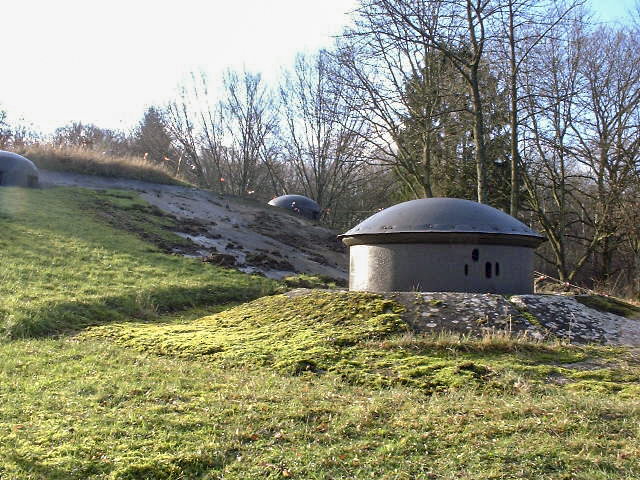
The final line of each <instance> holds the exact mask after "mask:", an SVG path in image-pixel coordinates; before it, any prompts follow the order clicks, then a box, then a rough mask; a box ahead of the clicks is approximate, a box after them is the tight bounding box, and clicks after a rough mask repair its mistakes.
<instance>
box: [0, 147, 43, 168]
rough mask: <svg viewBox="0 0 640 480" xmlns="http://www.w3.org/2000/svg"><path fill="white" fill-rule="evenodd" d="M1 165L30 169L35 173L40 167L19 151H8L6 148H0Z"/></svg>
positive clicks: (3, 166)
mask: <svg viewBox="0 0 640 480" xmlns="http://www.w3.org/2000/svg"><path fill="white" fill-rule="evenodd" d="M0 166H2V168H3V169H5V168H6V169H11V170H13V169H22V170H24V169H29V170H32V171H33V172H34V173H35V174H37V173H38V168H37V167H36V166H35V164H34V163H33V162H32V161H31V160H29V159H28V158H25V157H23V156H22V155H18V154H17V153H13V152H7V151H5V150H0Z"/></svg>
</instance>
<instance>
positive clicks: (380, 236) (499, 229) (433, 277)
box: [340, 198, 545, 294]
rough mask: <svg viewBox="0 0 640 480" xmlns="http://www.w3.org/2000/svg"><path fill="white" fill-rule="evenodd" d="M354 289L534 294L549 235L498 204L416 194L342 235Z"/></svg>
mask: <svg viewBox="0 0 640 480" xmlns="http://www.w3.org/2000/svg"><path fill="white" fill-rule="evenodd" d="M340 238H341V239H342V241H343V242H344V243H345V244H346V245H348V246H349V247H350V248H349V256H350V263H349V288H350V289H351V290H368V291H377V292H382V291H412V290H416V291H443V292H478V293H509V294H513V293H530V292H531V291H532V290H533V251H534V249H535V248H536V247H537V246H538V245H540V243H542V242H543V241H544V240H545V239H544V237H543V236H542V235H540V234H538V233H536V232H535V231H533V230H532V229H530V228H529V227H527V226H526V225H525V224H524V223H522V222H520V221H518V220H517V219H515V218H513V217H511V216H510V215H507V214H506V213H504V212H501V211H500V210H497V209H495V208H492V207H490V206H488V205H483V204H480V203H476V202H471V201H469V200H462V199H457V198H426V199H420V200H411V201H409V202H404V203H400V204H398V205H394V206H392V207H389V208H387V209H385V210H383V211H381V212H378V213H376V214H375V215H372V216H371V217H369V218H367V219H366V220H364V221H363V222H362V223H360V224H359V225H357V226H355V227H354V228H352V229H351V230H349V231H348V232H346V233H344V234H342V235H340Z"/></svg>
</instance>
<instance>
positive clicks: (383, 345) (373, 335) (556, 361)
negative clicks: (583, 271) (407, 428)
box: [81, 292, 640, 397]
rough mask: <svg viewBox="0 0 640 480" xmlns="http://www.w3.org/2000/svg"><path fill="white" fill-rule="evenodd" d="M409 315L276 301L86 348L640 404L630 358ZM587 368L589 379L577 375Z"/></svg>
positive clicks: (142, 327)
mask: <svg viewBox="0 0 640 480" xmlns="http://www.w3.org/2000/svg"><path fill="white" fill-rule="evenodd" d="M403 310H404V309H403V307H401V306H400V305H398V304H396V303H395V302H392V301H390V300H386V299H384V298H383V297H380V296H378V295H374V294H370V293H361V292H316V293H311V294H308V295H297V296H294V297H292V298H289V297H288V296H286V295H276V296H271V297H264V298H261V299H258V300H255V301H252V302H249V303H246V304H243V305H240V306H237V307H234V308H230V309H228V310H224V311H222V312H220V313H217V314H214V315H211V316H206V317H203V318H201V319H198V320H195V321H193V322H190V323H188V324H185V323H180V324H176V323H175V322H165V323H157V324H154V325H148V324H144V323H132V322H129V323H126V324H123V323H114V324H110V325H106V326H102V327H95V328H91V329H89V330H88V331H87V332H86V333H84V334H83V335H82V336H81V338H92V339H93V338H98V339H109V340H111V341H113V342H115V343H117V344H119V345H122V346H124V347H127V348H132V349H135V350H138V351H144V352H150V353H155V354H159V355H172V356H178V357H186V358H201V359H202V360H203V361H205V362H207V363H210V364H212V365H215V366H217V367H220V368H236V367H239V368H247V367H252V366H257V367H269V368H272V369H274V370H276V371H278V372H280V373H283V374H300V373H303V372H316V373H319V374H323V373H327V372H328V373H331V374H333V375H336V376H338V377H340V378H341V379H343V380H344V381H346V382H349V383H352V384H359V385H367V386H369V387H372V388H381V387H385V388H386V387H393V386H397V385H406V386H410V387H413V388H416V389H418V390H420V391H422V392H423V393H425V394H432V393H434V392H440V391H448V390H452V389H458V388H471V387H478V388H480V387H481V388H483V389H487V390H496V391H511V390H513V388H514V387H513V385H514V378H518V379H521V380H524V381H526V382H527V383H529V384H545V383H547V382H549V381H554V382H561V383H562V384H563V385H566V386H567V388H571V389H573V390H576V391H577V390H580V391H586V390H610V391H615V392H616V393H619V394H620V395H621V396H629V397H632V396H637V395H638V394H640V383H639V380H640V377H639V376H640V369H638V368H636V367H634V366H629V365H627V363H625V362H623V363H620V362H618V363H615V365H610V364H608V363H607V362H609V361H610V360H611V359H612V358H613V359H618V360H619V358H618V357H620V358H624V357H625V353H624V350H621V349H614V348H595V347H577V346H571V345H565V344H562V343H554V344H550V343H542V342H538V341H534V340H532V339H528V338H526V337H513V336H510V335H508V334H501V333H496V334H493V335H487V336H485V337H483V338H481V339H473V338H465V337H460V336H456V335H447V334H441V335H439V336H436V337H433V336H420V335H414V334H412V333H410V332H409V331H408V326H407V324H406V323H405V322H404V321H403V320H402V318H401V314H402V312H403ZM585 361H588V362H589V363H588V365H589V369H590V370H589V371H588V372H585V371H583V370H582V369H581V368H578V369H576V368H574V366H573V365H574V364H577V365H579V366H580V365H583V364H584V362H585ZM518 381H519V380H518Z"/></svg>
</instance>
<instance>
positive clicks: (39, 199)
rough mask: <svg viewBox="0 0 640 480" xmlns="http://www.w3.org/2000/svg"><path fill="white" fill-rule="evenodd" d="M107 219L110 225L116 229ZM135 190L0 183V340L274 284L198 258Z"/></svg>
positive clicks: (240, 295)
mask: <svg viewBox="0 0 640 480" xmlns="http://www.w3.org/2000/svg"><path fill="white" fill-rule="evenodd" d="M114 223H115V224H117V227H114ZM177 226H178V222H176V221H175V219H173V218H171V217H168V216H166V215H164V214H163V213H162V212H161V211H159V210H158V209H154V208H153V207H151V206H150V205H149V204H147V203H146V202H144V201H142V200H140V199H139V198H138V197H137V195H136V194H135V193H127V192H122V191H102V192H94V191H91V190H85V189H73V188H62V189H44V190H32V189H21V188H2V189H0V337H9V338H16V337H22V336H33V335H46V334H51V333H61V332H65V331H73V330H75V329H78V328H81V327H84V326H86V325H95V324H100V323H104V322H109V321H114V320H125V319H129V318H136V317H137V318H153V317H154V316H156V315H157V314H158V313H162V312H167V311H173V310H181V309H185V308H190V307H194V306H203V305H219V304H222V303H227V302H233V301H242V300H246V299H251V298H255V297H257V296H260V295H264V294H266V293H269V292H272V291H273V290H274V288H275V287H276V284H275V282H273V281H271V280H269V279H266V278H263V277H257V276H250V275H246V274H243V273H240V272H236V271H233V270H228V269H224V268H220V267H218V266H215V265H211V264H207V263H204V262H201V261H199V260H196V259H189V258H185V257H182V256H179V255H167V254H166V251H167V249H172V248H191V246H192V244H191V242H189V241H187V240H185V239H183V238H181V237H179V236H177V235H175V234H173V233H171V231H172V230H174V229H175V228H176V227H177Z"/></svg>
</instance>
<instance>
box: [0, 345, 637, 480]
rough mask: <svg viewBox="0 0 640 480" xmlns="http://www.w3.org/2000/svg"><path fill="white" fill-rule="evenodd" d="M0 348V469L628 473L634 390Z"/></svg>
mask: <svg viewBox="0 0 640 480" xmlns="http://www.w3.org/2000/svg"><path fill="white" fill-rule="evenodd" d="M0 364H1V365H2V366H3V368H2V369H1V370H0V399H1V400H2V401H0V438H1V440H0V459H2V460H0V477H2V478H3V480H14V479H47V480H55V479H145V480H151V479H158V480H160V479H163V480H165V479H199V478H206V479H223V478H224V479H247V478H269V479H276V478H300V479H353V478H359V479H365V478H376V479H415V478H420V479H429V478H436V479H459V478H465V479H507V478H511V479H516V478H517V479H523V478H527V479H585V480H587V479H589V480H594V479H595V480H597V479H602V480H604V479H612V478H614V479H615V478H617V479H630V478H638V476H639V475H640V442H639V441H638V440H639V439H638V436H639V434H640V430H639V429H640V427H639V423H638V420H639V418H640V401H639V400H638V397H637V396H635V397H624V396H620V395H617V394H611V393H610V392H600V391H588V392H583V391H580V392H574V391H572V390H570V389H566V388H563V387H561V386H558V385H554V384H551V383H548V384H539V383H531V382H529V381H528V380H527V379H526V378H515V377H514V379H513V382H512V383H513V388H512V389H511V390H510V391H504V390H503V391H501V392H499V393H497V392H496V391H495V390H487V389H485V388H482V387H479V386H477V385H476V386H469V387H462V388H457V389H451V390H447V391H443V392H441V393H435V394H433V395H425V394H424V393H423V392H422V391H420V390H419V389H415V388H408V387H405V386H397V387H392V388H371V387H370V386H363V385H354V384H352V383H349V382H345V381H344V380H342V379H340V378H338V377H337V376H336V375H333V374H331V373H327V374H313V373H309V372H308V373H304V374H302V375H295V376H291V375H283V374H281V373H279V372H277V371H275V370H273V369H271V368H265V367H260V366H251V367H249V366H247V367H245V368H220V367H218V366H216V365H212V364H211V362H208V361H205V360H204V359H198V358H193V359H188V358H178V357H173V356H156V355H153V354H148V353H141V352H136V351H135V350H130V349H123V348H121V347H119V346H117V345H114V344H112V343H108V342H97V341H91V340H84V341H78V340H77V339H75V338H69V339H59V340H50V339H40V340H20V341H14V342H11V343H8V344H5V345H2V346H1V348H0Z"/></svg>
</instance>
